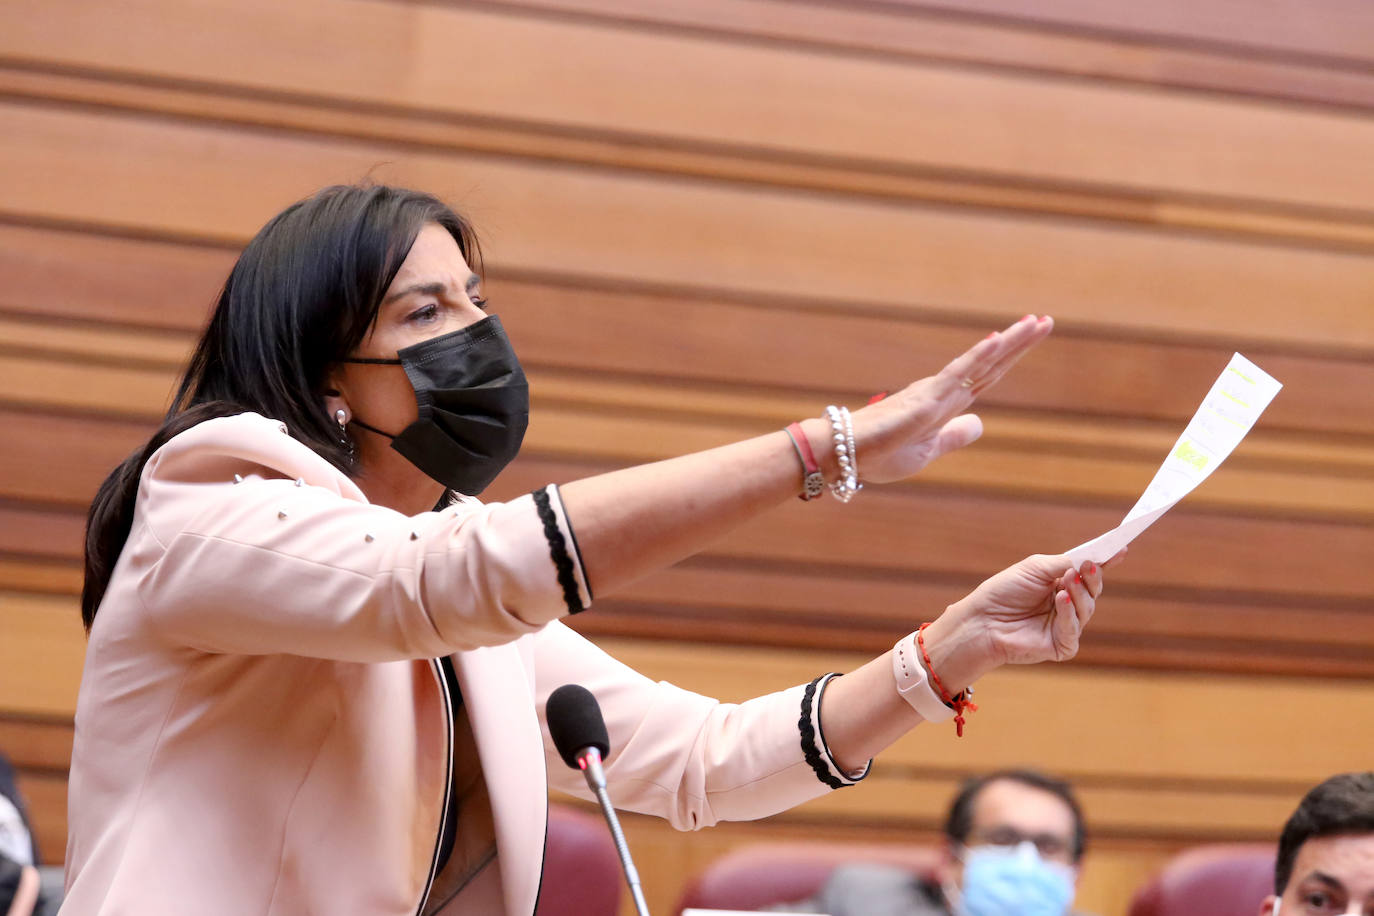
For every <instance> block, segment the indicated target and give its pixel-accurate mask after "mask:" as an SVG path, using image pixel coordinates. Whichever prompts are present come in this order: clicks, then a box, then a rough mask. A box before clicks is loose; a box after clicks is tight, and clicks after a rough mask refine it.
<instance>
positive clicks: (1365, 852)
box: [1260, 772, 1374, 916]
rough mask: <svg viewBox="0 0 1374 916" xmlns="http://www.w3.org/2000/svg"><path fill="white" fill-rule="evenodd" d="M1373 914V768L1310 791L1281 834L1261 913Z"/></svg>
mask: <svg viewBox="0 0 1374 916" xmlns="http://www.w3.org/2000/svg"><path fill="white" fill-rule="evenodd" d="M1338 914H1340V916H1346V914H1355V916H1374V772H1367V773H1342V774H1341V775H1339V776H1332V777H1331V778H1330V779H1328V780H1326V781H1325V782H1323V783H1321V784H1320V785H1318V786H1317V787H1316V788H1314V789H1313V790H1312V791H1310V792H1308V793H1307V795H1306V796H1305V797H1304V798H1303V800H1302V802H1301V803H1300V804H1299V805H1298V808H1297V810H1296V811H1294V812H1293V816H1292V817H1290V818H1289V819H1288V823H1287V824H1285V825H1284V827H1283V833H1282V834H1280V835H1279V855H1278V861H1277V863H1276V864H1275V866H1274V895H1273V896H1270V897H1269V898H1268V899H1267V900H1265V901H1264V905H1263V907H1262V908H1261V909H1260V916H1338Z"/></svg>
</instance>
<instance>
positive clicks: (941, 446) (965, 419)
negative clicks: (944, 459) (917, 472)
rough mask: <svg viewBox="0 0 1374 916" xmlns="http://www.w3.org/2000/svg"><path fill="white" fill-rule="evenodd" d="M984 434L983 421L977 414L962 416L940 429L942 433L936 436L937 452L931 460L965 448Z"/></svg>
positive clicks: (935, 451)
mask: <svg viewBox="0 0 1374 916" xmlns="http://www.w3.org/2000/svg"><path fill="white" fill-rule="evenodd" d="M982 434H983V421H982V420H980V419H978V415H977V414H971V413H966V414H961V415H959V416H957V417H955V418H954V419H953V420H950V421H949V422H948V423H946V424H945V425H944V426H942V427H940V431H939V432H938V433H936V435H935V450H934V454H933V455H932V456H931V459H932V460H934V459H935V458H939V457H940V456H941V455H943V454H945V453H946V452H952V451H954V450H955V449H958V448H963V447H964V446H966V445H968V444H969V443H971V442H973V441H975V440H976V439H977V438H978V437H979V436H981V435H982Z"/></svg>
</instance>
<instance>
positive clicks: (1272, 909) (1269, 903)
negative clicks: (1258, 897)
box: [1259, 894, 1279, 916]
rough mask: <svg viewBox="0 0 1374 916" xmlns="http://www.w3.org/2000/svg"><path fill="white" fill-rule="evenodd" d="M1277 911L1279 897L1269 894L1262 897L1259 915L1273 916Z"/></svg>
mask: <svg viewBox="0 0 1374 916" xmlns="http://www.w3.org/2000/svg"><path fill="white" fill-rule="evenodd" d="M1278 911H1279V898H1278V897H1275V896H1274V895H1273V894H1270V895H1269V896H1268V897H1265V898H1264V904H1263V905H1262V906H1261V907H1260V911H1259V916H1274V914H1276V913H1277V912H1278Z"/></svg>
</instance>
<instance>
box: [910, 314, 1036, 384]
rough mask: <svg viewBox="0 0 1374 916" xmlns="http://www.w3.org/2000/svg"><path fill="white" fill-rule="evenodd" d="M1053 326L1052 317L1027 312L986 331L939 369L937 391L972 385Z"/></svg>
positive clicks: (1017, 356)
mask: <svg viewBox="0 0 1374 916" xmlns="http://www.w3.org/2000/svg"><path fill="white" fill-rule="evenodd" d="M1053 326H1054V322H1053V320H1052V319H1049V318H1036V317H1035V316H1034V315H1027V316H1026V317H1024V318H1022V319H1021V320H1020V321H1018V322H1016V323H1015V324H1012V325H1010V326H1008V327H1007V329H1006V330H1004V331H1001V332H993V333H992V334H989V335H988V336H987V337H985V338H983V339H982V340H980V341H978V343H976V344H974V345H973V346H972V347H969V348H968V349H967V350H965V351H964V352H963V353H962V354H960V355H959V356H956V357H955V358H954V359H952V360H950V362H949V365H947V366H945V368H944V369H943V370H942V371H941V372H940V374H939V376H937V379H938V380H939V381H940V383H941V391H940V394H941V395H942V396H943V395H945V394H948V393H950V391H951V389H953V388H955V387H958V388H962V389H964V390H968V389H970V388H973V387H974V386H976V385H977V384H978V383H979V382H980V381H981V380H982V379H983V378H984V377H985V376H986V375H988V373H990V372H995V371H996V370H995V367H996V366H997V365H998V364H999V362H1002V361H1004V360H1006V359H1008V358H1009V357H1010V358H1011V360H1012V361H1013V362H1014V361H1015V360H1016V359H1017V358H1019V356H1020V354H1021V353H1024V352H1025V351H1026V350H1028V349H1029V348H1030V347H1031V346H1033V345H1034V344H1035V343H1037V342H1039V341H1040V340H1041V339H1042V338H1043V337H1044V336H1045V335H1046V334H1048V333H1049V332H1050V329H1051V328H1052V327H1053ZM965 382H967V383H968V384H965Z"/></svg>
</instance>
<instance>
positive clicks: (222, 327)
mask: <svg viewBox="0 0 1374 916" xmlns="http://www.w3.org/2000/svg"><path fill="white" fill-rule="evenodd" d="M425 223H438V224H439V225H440V226H443V227H444V228H445V229H447V230H448V232H449V234H450V235H452V236H453V238H454V240H455V241H457V243H458V247H459V249H460V250H461V251H462V253H463V257H464V259H465V260H466V261H467V262H468V264H469V265H471V266H472V269H473V270H475V271H479V272H480V271H481V263H480V262H481V253H480V251H479V249H478V246H477V238H476V235H475V234H474V232H473V230H472V227H471V225H470V224H469V223H468V222H467V220H465V219H463V218H462V217H461V216H459V215H458V214H457V213H455V212H454V211H453V210H451V209H450V208H449V207H448V206H446V205H445V204H444V203H443V202H442V201H440V200H439V199H438V198H436V197H433V196H431V195H429V194H423V193H420V192H418V191H409V190H405V189H402V188H392V187H386V186H383V185H371V186H337V187H331V188H325V189H324V190H322V191H320V192H318V193H316V194H314V195H312V196H311V197H308V198H306V199H305V200H302V201H300V202H299V203H295V204H292V205H291V206H290V207H287V208H286V209H285V210H283V211H282V212H281V213H279V214H278V215H277V216H276V217H274V218H273V219H272V221H271V222H269V223H268V224H267V225H266V226H263V227H262V230H261V231H259V232H258V234H257V235H256V236H254V238H253V240H252V241H251V242H249V243H248V246H247V247H246V248H244V250H243V253H242V254H240V255H239V259H238V261H237V262H236V263H235V264H234V269H233V270H232V271H230V273H229V279H228V280H226V281H225V283H224V289H223V290H222V291H221V292H220V295H219V301H218V302H217V303H216V305H215V310H214V312H213V314H211V316H210V322H209V324H208V325H207V326H206V328H205V333H204V334H202V335H201V338H200V342H199V343H198V344H197V345H196V349H195V352H194V353H193V354H192V356H191V362H190V364H189V365H188V366H187V367H186V373H185V374H184V375H183V376H182V378H181V384H180V385H179V386H178V388H177V392H176V396H175V397H174V398H173V399H172V405H171V407H170V408H169V409H168V411H167V415H166V417H164V419H163V421H162V425H161V427H159V428H158V430H157V432H155V433H153V436H152V438H150V439H149V440H148V442H147V444H145V445H144V446H143V447H142V448H139V449H136V450H135V451H134V452H133V454H131V455H130V456H129V457H128V458H126V459H125V460H124V463H123V464H121V465H120V466H119V467H117V468H115V469H114V471H112V472H111V473H110V476H109V477H107V478H105V482H104V483H103V484H101V485H100V489H99V491H97V492H96V495H95V500H94V501H93V502H92V503H91V509H90V513H89V514H88V516H87V518H86V570H85V582H84V584H83V586H82V590H81V620H82V622H83V623H84V624H85V626H86V629H87V631H89V630H90V628H91V624H92V623H93V622H94V620H95V614H96V611H97V609H98V608H99V607H100V602H101V599H102V598H104V596H105V589H106V587H107V586H108V585H109V582H110V575H111V573H112V572H113V571H114V565H115V562H116V561H117V560H118V559H119V554H120V551H122V550H123V549H124V543H125V541H127V540H128V538H129V529H130V527H131V526H132V524H133V517H134V501H135V498H136V496H137V495H138V482H139V478H140V477H141V475H142V473H143V466H144V465H145V464H147V462H148V459H149V457H151V456H152V454H153V453H154V452H156V451H157V450H158V449H159V448H161V447H162V446H163V445H165V444H166V442H167V441H168V440H169V439H171V438H172V437H173V436H175V435H177V434H178V433H182V432H185V431H186V430H188V429H190V428H191V427H193V426H195V425H196V424H197V423H201V422H203V421H205V420H208V419H211V418H212V417H223V416H231V415H233V414H238V413H244V412H246V411H254V412H257V413H260V414H263V415H264V416H268V417H272V418H273V419H276V420H281V421H282V422H283V423H285V424H286V427H287V429H288V430H289V431H290V434H291V435H292V436H294V437H295V438H296V439H299V440H300V441H301V442H304V443H305V444H306V445H308V446H310V448H312V449H314V450H315V451H316V452H317V453H319V454H320V455H321V456H322V457H324V458H325V459H326V460H327V461H329V462H330V463H331V464H333V465H334V466H335V467H337V468H339V469H340V470H341V471H343V472H345V473H347V474H353V473H354V472H355V471H356V468H355V465H354V458H353V455H352V453H351V450H350V449H349V448H348V447H347V444H346V442H345V440H344V439H343V438H342V436H341V435H340V431H339V427H338V425H337V424H336V423H335V422H334V420H333V419H332V418H331V417H330V416H329V415H328V413H327V411H326V410H325V406H324V394H325V391H324V389H325V384H326V381H325V380H326V378H327V376H328V372H329V369H330V367H331V366H333V365H334V364H335V363H336V362H338V360H340V359H342V358H343V357H345V356H347V355H348V354H349V353H351V352H352V351H353V350H354V348H355V347H357V346H358V344H359V343H361V341H362V339H363V337H364V336H365V335H366V334H367V331H368V329H369V328H370V327H371V326H372V324H373V322H374V321H375V320H376V317H377V309H378V308H379V307H380V306H381V302H382V297H383V296H384V295H385V293H386V290H387V287H388V286H390V285H391V281H392V279H393V278H395V276H396V271H398V270H399V269H400V267H401V262H402V261H404V260H405V259H406V255H408V254H409V253H410V247H411V245H413V244H414V243H415V237H416V235H418V234H419V232H420V229H421V228H422V227H423V226H424V224H425Z"/></svg>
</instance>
